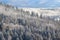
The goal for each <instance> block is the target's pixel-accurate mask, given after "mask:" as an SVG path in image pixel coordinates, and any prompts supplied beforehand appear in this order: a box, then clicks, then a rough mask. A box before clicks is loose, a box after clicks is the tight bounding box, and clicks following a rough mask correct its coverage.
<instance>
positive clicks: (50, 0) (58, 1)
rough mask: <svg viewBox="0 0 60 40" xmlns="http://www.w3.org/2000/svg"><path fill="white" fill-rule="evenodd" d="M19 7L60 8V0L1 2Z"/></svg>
mask: <svg viewBox="0 0 60 40" xmlns="http://www.w3.org/2000/svg"><path fill="white" fill-rule="evenodd" d="M0 1H1V2H4V3H6V4H10V5H14V6H17V7H33V8H56V7H60V0H0Z"/></svg>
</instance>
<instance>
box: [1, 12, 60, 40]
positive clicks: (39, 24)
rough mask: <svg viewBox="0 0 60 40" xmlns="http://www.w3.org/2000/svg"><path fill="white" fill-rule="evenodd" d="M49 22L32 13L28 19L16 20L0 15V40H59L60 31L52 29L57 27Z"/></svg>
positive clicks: (17, 18)
mask: <svg viewBox="0 0 60 40" xmlns="http://www.w3.org/2000/svg"><path fill="white" fill-rule="evenodd" d="M41 16H42V15H41ZM51 21H52V20H51ZM51 21H50V20H48V19H47V20H46V19H42V17H37V16H36V15H35V16H34V14H33V12H32V15H31V16H30V17H29V16H28V15H26V17H25V15H24V16H23V17H22V15H21V16H17V17H16V18H14V17H12V16H6V15H3V14H0V40H60V30H59V29H55V28H53V27H58V26H55V24H54V23H55V22H53V21H52V22H51ZM49 24H52V25H49ZM56 24H57V23H56Z"/></svg>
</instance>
